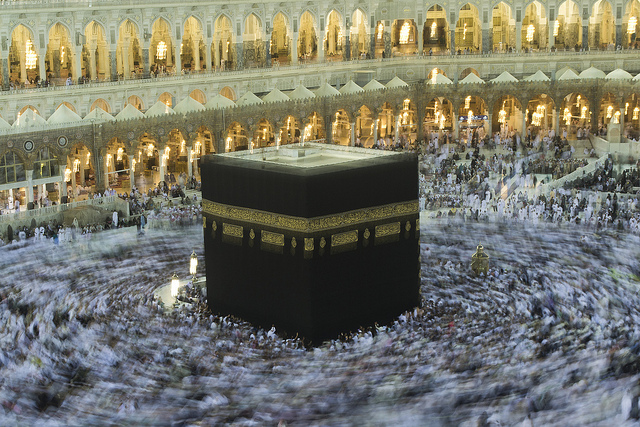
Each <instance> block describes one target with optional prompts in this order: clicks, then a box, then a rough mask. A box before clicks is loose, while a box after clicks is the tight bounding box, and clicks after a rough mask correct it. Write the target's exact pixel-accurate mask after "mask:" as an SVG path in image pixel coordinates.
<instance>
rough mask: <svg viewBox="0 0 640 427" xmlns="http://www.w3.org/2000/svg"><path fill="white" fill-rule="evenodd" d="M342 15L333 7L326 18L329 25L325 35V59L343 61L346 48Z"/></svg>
mask: <svg viewBox="0 0 640 427" xmlns="http://www.w3.org/2000/svg"><path fill="white" fill-rule="evenodd" d="M342 21H343V20H342V15H341V14H340V12H338V11H337V10H335V9H332V10H331V11H330V12H329V13H328V14H327V18H326V22H327V26H326V29H325V37H324V41H323V42H324V52H325V59H326V60H328V61H342V55H343V50H344V41H343V38H344V29H343V28H342V24H343V22H342Z"/></svg>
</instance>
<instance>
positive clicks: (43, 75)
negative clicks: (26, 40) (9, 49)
mask: <svg viewBox="0 0 640 427" xmlns="http://www.w3.org/2000/svg"><path fill="white" fill-rule="evenodd" d="M46 54H47V51H46V50H45V49H40V50H39V53H38V75H39V76H40V80H46V79H47V67H46V66H45V64H44V59H45V55H46ZM25 66H26V64H25ZM20 71H22V61H21V62H20ZM24 77H25V80H26V78H27V70H26V68H25V74H24ZM23 81H24V80H23Z"/></svg>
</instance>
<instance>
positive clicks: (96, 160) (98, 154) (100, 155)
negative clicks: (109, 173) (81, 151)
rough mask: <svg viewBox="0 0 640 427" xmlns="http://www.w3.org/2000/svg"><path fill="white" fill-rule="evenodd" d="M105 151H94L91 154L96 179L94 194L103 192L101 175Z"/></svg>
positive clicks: (102, 176)
mask: <svg viewBox="0 0 640 427" xmlns="http://www.w3.org/2000/svg"><path fill="white" fill-rule="evenodd" d="M106 154H107V153H106V150H104V149H102V150H95V151H94V153H93V156H94V157H93V167H94V170H95V177H96V185H95V191H96V192H104V190H105V183H104V173H103V167H104V158H105V157H106Z"/></svg>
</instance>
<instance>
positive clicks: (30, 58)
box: [25, 40, 38, 70]
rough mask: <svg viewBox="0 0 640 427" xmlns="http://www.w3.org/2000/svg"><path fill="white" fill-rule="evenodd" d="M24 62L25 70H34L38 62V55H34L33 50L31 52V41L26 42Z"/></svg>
mask: <svg viewBox="0 0 640 427" xmlns="http://www.w3.org/2000/svg"><path fill="white" fill-rule="evenodd" d="M26 47H27V48H26V60H25V65H26V68H27V70H33V69H35V68H36V62H37V61H38V55H36V52H35V50H33V43H32V42H31V40H27V46H26Z"/></svg>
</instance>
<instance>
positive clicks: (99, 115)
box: [83, 107, 115, 122]
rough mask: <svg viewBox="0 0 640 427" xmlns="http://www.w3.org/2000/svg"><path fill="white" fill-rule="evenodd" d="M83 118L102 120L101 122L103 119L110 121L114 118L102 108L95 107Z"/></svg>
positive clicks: (86, 119)
mask: <svg viewBox="0 0 640 427" xmlns="http://www.w3.org/2000/svg"><path fill="white" fill-rule="evenodd" d="M83 120H85V121H89V120H97V121H103V122H104V121H108V122H112V121H114V120H115V118H114V117H113V116H112V115H111V114H109V113H107V112H106V111H104V110H103V109H102V108H100V107H96V108H94V109H93V111H91V112H90V113H89V114H87V115H86V116H84V119H83Z"/></svg>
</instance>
